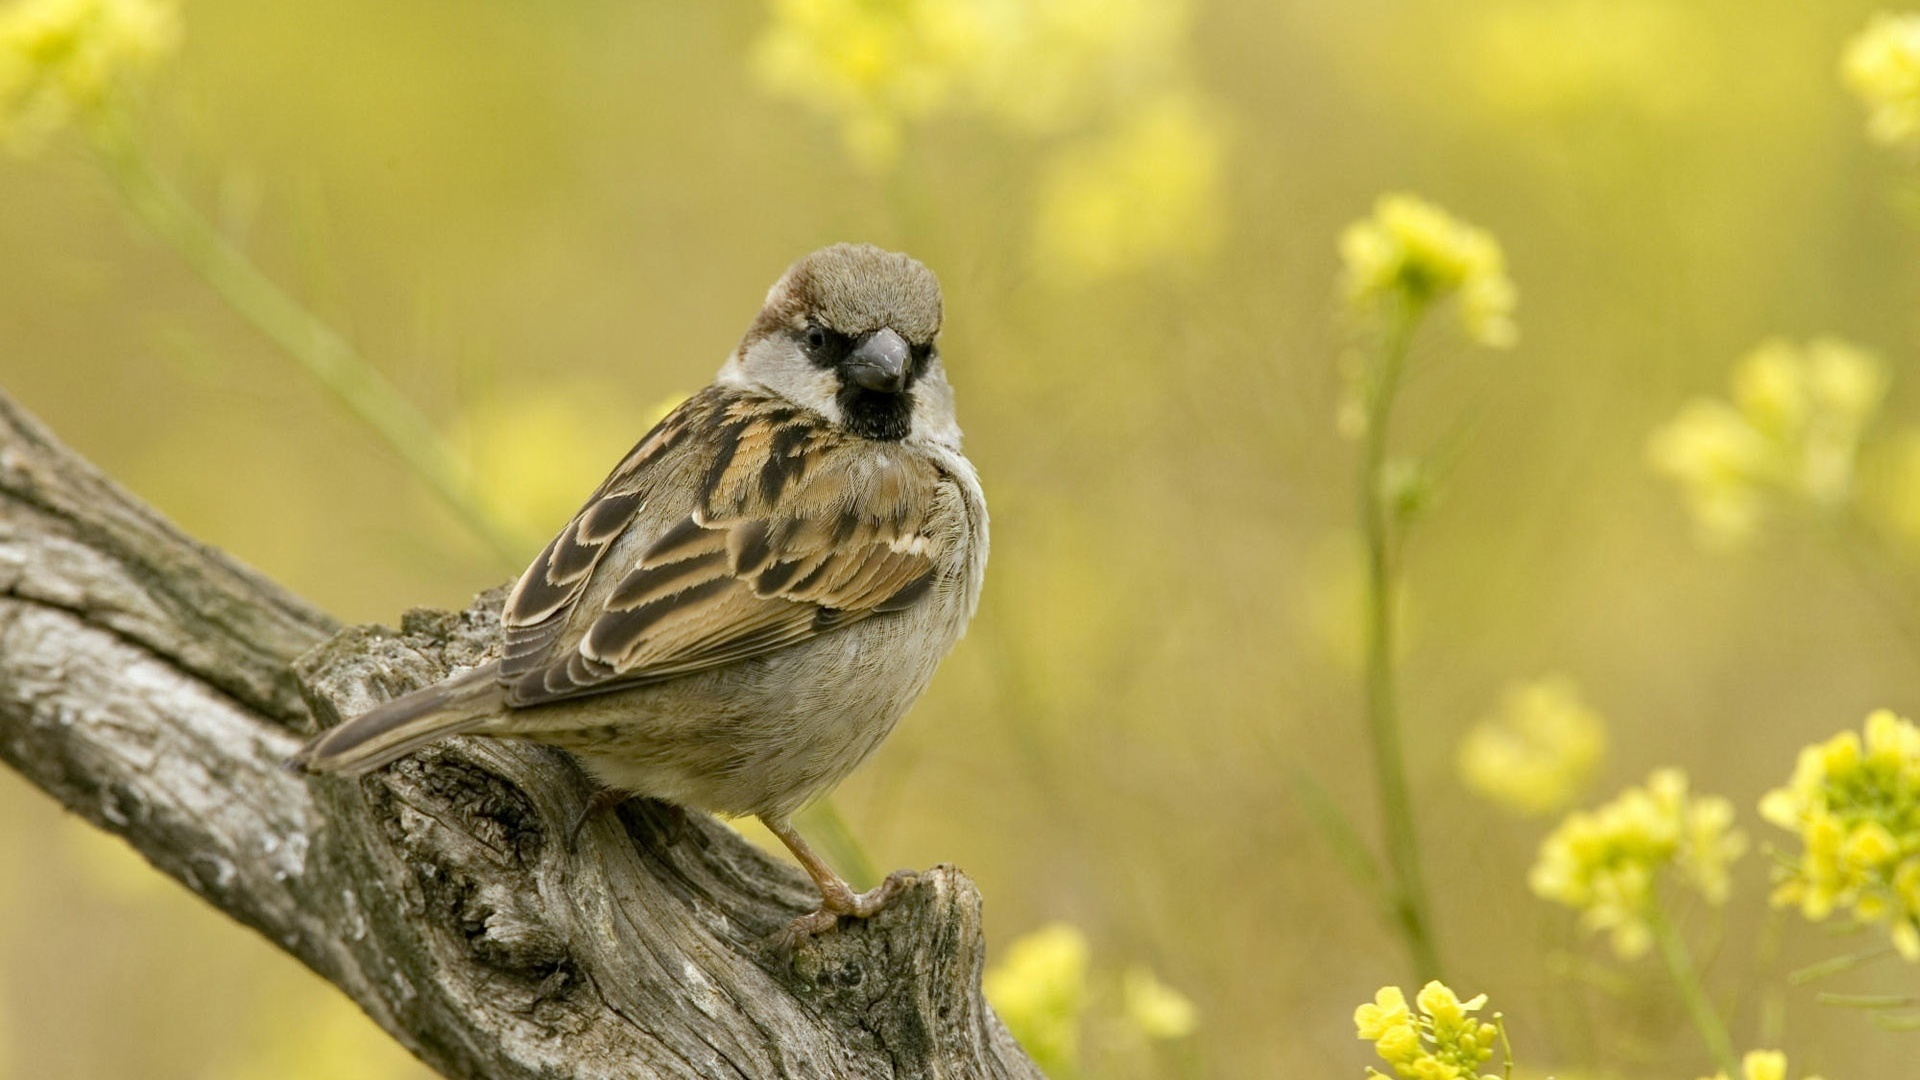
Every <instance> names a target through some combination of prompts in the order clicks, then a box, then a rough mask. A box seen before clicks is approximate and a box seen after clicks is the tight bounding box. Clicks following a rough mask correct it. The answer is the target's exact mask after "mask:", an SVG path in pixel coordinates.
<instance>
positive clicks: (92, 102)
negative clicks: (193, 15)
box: [0, 0, 180, 149]
mask: <svg viewBox="0 0 1920 1080" xmlns="http://www.w3.org/2000/svg"><path fill="white" fill-rule="evenodd" d="M179 34H180V28H179V20H178V16H177V14H176V12H175V11H174V9H173V7H172V5H170V4H167V3H164V2H162V0H24V2H22V3H17V4H15V5H13V6H11V7H8V8H5V9H4V10H0V142H4V143H7V144H10V145H12V146H14V147H15V148H20V149H26V148H31V147H32V146H34V145H35V144H36V143H38V142H39V141H40V140H42V139H44V138H46V137H47V136H49V135H51V134H52V133H53V132H55V131H57V130H59V129H60V128H62V127H64V126H66V125H67V124H68V123H69V122H71V121H73V120H75V119H82V120H88V119H92V118H94V117H95V116H97V115H98V114H99V112H100V111H101V110H102V109H103V108H104V107H105V106H106V104H107V103H108V102H109V101H110V100H111V99H112V97H113V96H114V94H115V93H116V92H117V91H118V90H119V89H120V87H122V86H123V85H124V82H125V80H126V78H127V77H128V76H129V75H131V74H133V73H135V72H138V71H140V70H141V69H144V68H146V67H149V66H151V65H152V64H153V62H154V61H155V60H157V59H159V58H160V57H161V56H163V55H165V54H166V53H167V52H168V51H170V50H171V49H172V48H173V46H174V43H175V42H176V41H177V40H178V39H179Z"/></svg>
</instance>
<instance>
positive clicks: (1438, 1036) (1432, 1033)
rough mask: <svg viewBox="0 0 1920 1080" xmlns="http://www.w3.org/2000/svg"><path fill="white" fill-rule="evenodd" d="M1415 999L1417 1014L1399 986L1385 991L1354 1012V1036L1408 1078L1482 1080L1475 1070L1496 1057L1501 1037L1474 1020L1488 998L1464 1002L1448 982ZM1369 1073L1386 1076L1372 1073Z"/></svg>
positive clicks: (1425, 989)
mask: <svg viewBox="0 0 1920 1080" xmlns="http://www.w3.org/2000/svg"><path fill="white" fill-rule="evenodd" d="M1414 1001H1415V1004H1416V1005H1417V1006H1418V1007H1419V1011H1418V1012H1415V1011H1414V1010H1412V1009H1409V1008H1407V998H1406V995H1405V994H1404V993H1402V992H1401V990H1400V988H1399V987H1397V986H1383V987H1381V988H1380V990H1379V992H1378V993H1376V994H1375V995H1374V998H1373V1001H1371V1002H1369V1003H1367V1004H1365V1005H1362V1006H1360V1007H1359V1008H1357V1009H1355V1010H1354V1011H1353V1025H1354V1028H1355V1032H1356V1034H1357V1035H1358V1037H1359V1038H1362V1039H1365V1040H1367V1041H1368V1042H1371V1043H1373V1048H1374V1052H1375V1053H1376V1054H1378V1055H1380V1059H1381V1060H1382V1061H1385V1062H1386V1063H1387V1064H1389V1065H1391V1066H1393V1071H1394V1073H1395V1074H1396V1075H1398V1076H1401V1077H1403V1078H1405V1080H1481V1077H1480V1074H1478V1073H1477V1072H1476V1070H1477V1069H1478V1068H1479V1066H1480V1065H1481V1063H1483V1062H1485V1061H1486V1060H1487V1059H1488V1058H1490V1057H1492V1056H1493V1043H1494V1039H1495V1038H1497V1037H1498V1036H1499V1028H1498V1027H1496V1026H1495V1025H1493V1024H1489V1023H1486V1022H1484V1021H1481V1020H1479V1019H1476V1018H1475V1017H1474V1016H1473V1014H1474V1013H1476V1012H1478V1011H1480V1010H1481V1009H1482V1008H1485V1007H1486V1004H1487V995H1485V994H1481V995H1478V996H1477V997H1474V998H1472V999H1470V1000H1468V1001H1461V1000H1460V997H1459V995H1457V994H1455V993H1454V992H1453V990H1452V989H1450V988H1449V987H1447V986H1446V984H1444V983H1440V982H1430V983H1428V984H1427V985H1426V986H1424V987H1422V988H1421V990H1420V993H1419V994H1418V995H1417V996H1416V997H1415V999H1414ZM1367 1075H1368V1076H1383V1075H1385V1074H1384V1073H1381V1072H1379V1071H1378V1070H1376V1069H1368V1070H1367Z"/></svg>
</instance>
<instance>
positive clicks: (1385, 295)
mask: <svg viewBox="0 0 1920 1080" xmlns="http://www.w3.org/2000/svg"><path fill="white" fill-rule="evenodd" d="M1340 258H1341V261H1342V263H1343V264H1344V265H1345V274H1346V295H1347V303H1348V304H1349V305H1350V306H1351V307H1352V309H1353V310H1354V311H1355V312H1356V313H1357V314H1360V315H1363V316H1364V315H1368V314H1371V313H1373V312H1375V311H1377V310H1378V309H1379V308H1380V307H1381V306H1382V305H1394V306H1398V305H1403V304H1414V305H1422V306H1424V305H1426V304H1430V303H1438V302H1440V301H1442V300H1445V299H1447V298H1448V297H1453V296H1457V297H1458V299H1459V308H1460V320H1461V323H1462V325H1464V327H1465V328H1466V332H1467V336H1468V337H1470V338H1472V339H1473V340H1475V341H1477V342H1480V343H1481V344H1483V345H1490V346H1493V347H1496V348H1504V347H1506V346H1509V345H1512V344H1513V343H1514V341H1515V340H1516V338H1517V336H1518V332H1517V331H1516V330H1515V328H1514V324H1513V306H1514V300H1515V296H1516V293H1515V291H1514V287H1513V282H1512V280H1510V279H1509V278H1508V277H1507V271H1506V258H1505V256H1504V255H1502V254H1501V251H1500V244H1499V242H1498V241H1496V240H1494V238H1493V235H1492V234H1491V233H1489V232H1487V231H1486V230H1484V229H1479V228H1475V227H1474V226H1472V225H1469V224H1467V223H1466V222H1464V221H1461V220H1460V219H1458V218H1456V217H1454V216H1452V215H1451V214H1448V213H1447V212H1446V211H1445V210H1442V209H1440V208H1439V207H1437V206H1435V205H1433V204H1432V203H1429V202H1426V201H1424V200H1421V199H1418V198H1415V197H1414V196H1412V195H1385V196H1382V197H1381V198H1380V200H1379V202H1377V203H1376V204H1375V205H1374V208H1373V216H1372V217H1369V218H1365V219H1362V220H1360V221H1356V222H1354V223H1353V224H1352V225H1349V226H1347V229H1346V231H1345V232H1343V233H1342V234H1341V235H1340Z"/></svg>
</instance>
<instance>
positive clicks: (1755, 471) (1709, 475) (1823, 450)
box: [1647, 339, 1887, 545]
mask: <svg viewBox="0 0 1920 1080" xmlns="http://www.w3.org/2000/svg"><path fill="white" fill-rule="evenodd" d="M1886 391H1887V371H1886V367H1885V365H1884V364H1882V363H1881V362H1880V360H1879V359H1878V358H1876V357H1874V356H1873V355H1872V354H1871V353H1868V352H1865V351H1864V350H1861V349H1859V348H1856V347H1854V346H1852V345H1849V344H1847V343H1845V342H1842V341H1835V340H1831V339H1822V340H1817V341H1814V342H1811V343H1809V344H1808V345H1807V346H1805V347H1804V348H1801V347H1795V346H1793V345H1791V344H1789V343H1787V342H1784V341H1770V342H1767V343H1765V344H1763V345H1761V346H1760V347H1759V348H1757V349H1755V350H1754V351H1753V352H1752V353H1751V354H1749V355H1748V356H1747V357H1746V358H1745V359H1744V360H1742V361H1741V362H1740V364H1739V366H1738V367H1736V368H1735V370H1734V373H1733V379H1732V401H1731V402H1730V403H1729V402H1726V401H1719V400H1714V399H1708V398H1701V399H1696V400H1694V401H1692V402H1689V403H1688V404H1687V405H1686V406H1685V407H1683V408H1682V409H1681V411H1680V414H1679V415H1678V416H1676V417H1675V418H1674V419H1673V420H1671V421H1669V422H1668V423H1667V424H1666V425H1665V426H1663V427H1661V428H1659V429H1657V430H1656V431H1654V433H1653V435H1652V437H1651V438H1649V440H1648V442H1647V460H1648V463H1649V464H1650V465H1651V466H1652V467H1653V468H1654V469H1655V471H1657V472H1660V473H1663V474H1665V475H1666V476H1668V477H1670V478H1671V479H1673V480H1674V481H1676V482H1677V483H1679V485H1680V487H1681V489H1682V491H1683V493H1684V494H1685V497H1686V499H1687V503H1688V506H1689V508H1690V509H1691V510H1692V512H1693V517H1694V523H1695V525H1696V527H1697V528H1698V531H1699V533H1700V535H1701V539H1702V540H1703V541H1705V542H1708V543H1712V544H1720V545H1726V544H1733V543H1737V542H1739V541H1741V540H1744V539H1746V538H1747V537H1749V536H1750V535H1752V533H1753V532H1754V531H1755V529H1756V528H1757V526H1758V525H1759V523H1760V521H1761V519H1762V518H1763V517H1764V516H1765V512H1766V510H1767V508H1768V507H1769V505H1771V504H1773V503H1776V502H1787V503H1790V504H1800V505H1805V506H1809V507H1811V508H1813V509H1815V510H1818V511H1830V510H1833V509H1835V508H1838V507H1840V506H1843V505H1845V504H1846V503H1847V502H1848V500H1849V499H1851V498H1852V494H1853V488H1854V473H1855V466H1856V463H1857V459H1858V457H1859V448H1860V441H1861V438H1862V436H1863V435H1864V434H1865V432H1866V429H1867V427H1868V425H1869V424H1871V423H1872V421H1873V419H1874V417H1875V416H1876V415H1877V414H1878V412H1879V409H1880V403H1881V400H1882V399H1883V398H1884V397H1885V396H1886Z"/></svg>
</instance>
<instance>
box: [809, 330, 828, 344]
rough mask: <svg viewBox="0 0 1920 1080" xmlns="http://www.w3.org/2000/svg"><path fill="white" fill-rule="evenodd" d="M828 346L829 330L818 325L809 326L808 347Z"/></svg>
mask: <svg viewBox="0 0 1920 1080" xmlns="http://www.w3.org/2000/svg"><path fill="white" fill-rule="evenodd" d="M826 347H827V332H826V331H825V330H822V329H821V328H820V327H818V326H809V327H807V348H809V349H824V348H826Z"/></svg>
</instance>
